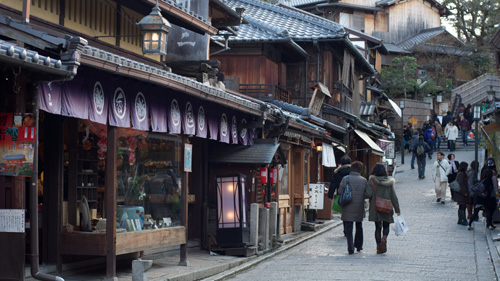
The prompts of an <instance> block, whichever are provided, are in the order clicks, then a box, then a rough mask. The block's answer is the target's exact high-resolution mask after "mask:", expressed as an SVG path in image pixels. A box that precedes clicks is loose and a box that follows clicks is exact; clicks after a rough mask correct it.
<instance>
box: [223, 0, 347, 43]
mask: <svg viewBox="0 0 500 281" xmlns="http://www.w3.org/2000/svg"><path fill="white" fill-rule="evenodd" d="M223 2H224V3H225V4H227V5H228V6H229V7H231V8H232V9H236V8H245V13H244V16H249V18H250V17H251V18H253V19H255V20H259V21H262V22H265V23H266V24H267V25H268V26H271V27H273V28H275V29H276V30H274V31H273V32H271V33H276V32H277V30H286V31H287V32H288V36H289V37H290V38H291V39H293V40H295V41H297V42H299V41H311V40H318V39H337V38H343V37H345V35H346V32H345V30H344V29H343V28H342V26H340V25H339V24H337V23H335V22H332V21H328V20H326V19H320V18H318V17H311V16H308V15H307V14H305V13H304V12H302V13H299V12H296V11H293V10H290V9H285V8H282V7H278V6H276V5H272V4H269V3H265V2H261V1H258V0H223ZM245 18H246V17H245ZM255 23H256V22H254V24H255ZM243 26H244V25H242V26H241V29H240V31H239V34H241V35H242V36H244V37H248V38H253V39H255V40H257V39H258V37H257V36H256V37H252V34H245V33H244V31H245V29H244V27H243ZM261 28H262V26H261ZM264 29H266V28H264ZM271 30H272V29H269V28H267V30H266V31H267V32H269V31H271ZM246 31H248V30H246ZM255 35H257V34H255ZM260 35H262V34H260ZM283 35H284V34H283Z"/></svg>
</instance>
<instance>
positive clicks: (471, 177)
mask: <svg viewBox="0 0 500 281" xmlns="http://www.w3.org/2000/svg"><path fill="white" fill-rule="evenodd" d="M478 167H479V163H478V162H477V161H476V160H472V162H470V165H469V169H468V170H467V182H468V185H469V194H470V199H471V200H470V203H468V204H467V219H469V220H470V218H472V211H473V209H474V196H473V195H472V190H471V188H472V186H473V185H475V184H476V183H477V175H478Z"/></svg>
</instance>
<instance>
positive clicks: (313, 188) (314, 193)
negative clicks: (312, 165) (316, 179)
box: [309, 183, 325, 210]
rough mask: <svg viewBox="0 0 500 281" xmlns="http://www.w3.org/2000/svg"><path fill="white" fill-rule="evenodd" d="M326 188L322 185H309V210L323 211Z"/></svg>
mask: <svg viewBox="0 0 500 281" xmlns="http://www.w3.org/2000/svg"><path fill="white" fill-rule="evenodd" d="M324 195H325V186H324V184H322V183H310V184H309V209H315V210H323V199H324Z"/></svg>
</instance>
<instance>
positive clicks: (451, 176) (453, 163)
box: [446, 153, 460, 200]
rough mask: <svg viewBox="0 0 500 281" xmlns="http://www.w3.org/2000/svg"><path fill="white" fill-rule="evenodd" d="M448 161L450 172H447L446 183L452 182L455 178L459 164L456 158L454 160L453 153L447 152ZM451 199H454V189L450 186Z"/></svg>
mask: <svg viewBox="0 0 500 281" xmlns="http://www.w3.org/2000/svg"><path fill="white" fill-rule="evenodd" d="M446 157H447V158H448V162H449V163H450V173H449V174H448V183H451V182H453V181H454V180H455V179H456V178H457V174H458V165H459V164H460V163H459V162H458V161H457V160H455V154H453V153H449V154H448V156H446ZM450 194H451V200H455V191H453V189H451V188H450Z"/></svg>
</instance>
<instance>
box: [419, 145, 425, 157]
mask: <svg viewBox="0 0 500 281" xmlns="http://www.w3.org/2000/svg"><path fill="white" fill-rule="evenodd" d="M422 155H425V147H424V146H423V145H422V144H419V145H417V156H422Z"/></svg>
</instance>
